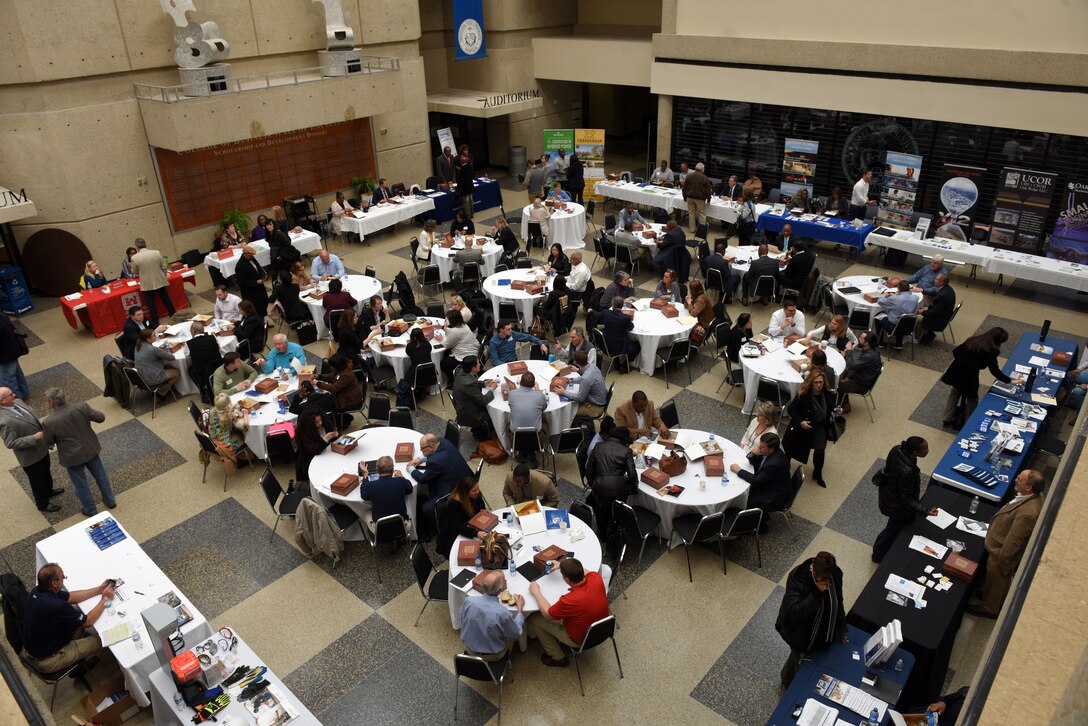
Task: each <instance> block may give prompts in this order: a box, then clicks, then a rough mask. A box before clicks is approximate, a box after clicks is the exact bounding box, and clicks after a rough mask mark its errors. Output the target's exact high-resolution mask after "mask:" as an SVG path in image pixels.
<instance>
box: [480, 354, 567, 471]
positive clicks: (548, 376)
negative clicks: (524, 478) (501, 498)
mask: <svg viewBox="0 0 1088 726" xmlns="http://www.w3.org/2000/svg"><path fill="white" fill-rule="evenodd" d="M521 362H522V363H524V364H525V365H527V366H528V367H529V372H530V373H532V374H533V376H535V377H536V385H537V387H539V388H540V390H541V391H542V392H544V393H547V394H548V407H547V408H546V409H545V410H544V427H545V428H546V429H547V432H546V433H547V434H548V435H551V436H556V435H558V434H560V433H561V432H562V431H564V430H565V429H568V428H570V426H571V424H572V423H573V422H574V414H575V412H576V411H577V410H578V404H577V403H575V402H573V401H570V400H564V398H565V397H560V396H559V394H557V393H554V392H552V391H550V390H549V385H550V384H551V380H552V379H553V378H555V376H557V375H558V374H559V370H560V369H561V368H562V367H564V366H563V364H561V363H555V364H552V363H549V362H548V361H546V360H527V361H521ZM556 366H559V368H557V367H556ZM568 377H569V378H570V379H571V380H577V379H578V373H577V372H574V371H572V372H571V373H569V374H568ZM508 378H509V379H510V380H511V381H513V382H514V383H515V384H519V385H520V384H521V374H518V375H516V376H515V375H512V374H511V373H510V364H509V363H503V364H501V365H497V366H494V367H492V368H488V369H487V371H485V372H484V374H483V375H481V376H480V380H481V381H497V382H498V383H499V385H500V386H501V385H502V384H503V383H505V382H506V379H508ZM487 413H488V415H489V416H491V423H492V424H493V425H494V427H495V431H496V433H497V434H498V437H499V441H500V442H501V443H502V447H503V448H504V449H506V450H507V451H510V440H511V437H512V434H511V432H510V403H509V402H508V401H504V400H503V398H502V390H501V389H499V388H496V389H495V397H494V398H493V399H491V402H490V403H488V404H487Z"/></svg>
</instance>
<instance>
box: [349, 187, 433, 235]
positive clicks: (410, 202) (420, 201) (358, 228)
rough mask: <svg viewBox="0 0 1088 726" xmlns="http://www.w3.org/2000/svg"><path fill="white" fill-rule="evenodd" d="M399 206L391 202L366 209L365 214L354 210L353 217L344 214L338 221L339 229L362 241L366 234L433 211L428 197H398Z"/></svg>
mask: <svg viewBox="0 0 1088 726" xmlns="http://www.w3.org/2000/svg"><path fill="white" fill-rule="evenodd" d="M399 202H400V203H399V204H394V203H392V202H389V203H384V204H378V205H376V206H371V207H368V208H367V210H366V212H363V211H362V210H356V214H358V215H360V216H358V217H354V216H352V215H350V214H345V215H344V216H343V217H342V218H341V219H340V229H341V230H342V231H344V232H354V233H355V234H357V235H359V239H362V238H363V237H365V236H366V235H368V234H373V233H375V232H378V231H380V230H383V229H385V228H386V227H392V226H393V225H394V224H396V223H397V222H403V221H405V220H406V219H412V218H413V217H415V216H417V215H420V214H426V213H427V212H430V211H432V210H433V209H434V200H433V199H431V198H429V197H400V198H399Z"/></svg>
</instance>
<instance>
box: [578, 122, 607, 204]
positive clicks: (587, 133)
mask: <svg viewBox="0 0 1088 726" xmlns="http://www.w3.org/2000/svg"><path fill="white" fill-rule="evenodd" d="M574 149H575V151H577V152H578V158H579V159H581V160H582V166H583V173H584V176H585V180H586V191H585V194H584V198H585V199H595V200H597V201H601V200H602V199H603V198H604V197H600V196H597V195H596V194H594V193H593V185H594V184H596V183H597V182H599V181H604V129H575V130H574Z"/></svg>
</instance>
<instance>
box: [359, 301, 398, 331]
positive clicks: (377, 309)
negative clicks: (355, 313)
mask: <svg viewBox="0 0 1088 726" xmlns="http://www.w3.org/2000/svg"><path fill="white" fill-rule="evenodd" d="M392 319H393V316H392V315H391V314H390V312H389V308H387V307H386V306H385V300H384V299H383V298H382V296H381V295H372V296H371V298H370V302H369V304H367V305H364V306H363V311H362V312H361V313H359V329H358V332H359V334H360V335H370V331H371V330H381V329H383V328H384V327H385V326H386V325H387V324H388V323H389V322H390V321H391V320H392Z"/></svg>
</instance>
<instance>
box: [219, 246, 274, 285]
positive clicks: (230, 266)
mask: <svg viewBox="0 0 1088 726" xmlns="http://www.w3.org/2000/svg"><path fill="white" fill-rule="evenodd" d="M246 245H249V246H250V247H252V248H253V249H255V250H257V254H256V259H257V262H259V263H260V265H261V267H268V266H269V265H270V264H272V253H271V252H270V251H269V246H268V243H267V242H265V241H264V240H257V241H256V242H247V243H246V244H245V245H238V246H236V247H231V248H230V249H229V251H230V256H229V257H228V256H224V257H223V258H220V257H219V252H209V253H208V254H207V255H205V257H204V264H205V265H207V266H208V267H214V268H216V269H218V270H219V272H220V273H222V275H223V277H231V276H232V275H234V269H235V268H236V267H238V260H240V259H242V248H243V247H245V246H246ZM227 251H228V250H222V252H227Z"/></svg>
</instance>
